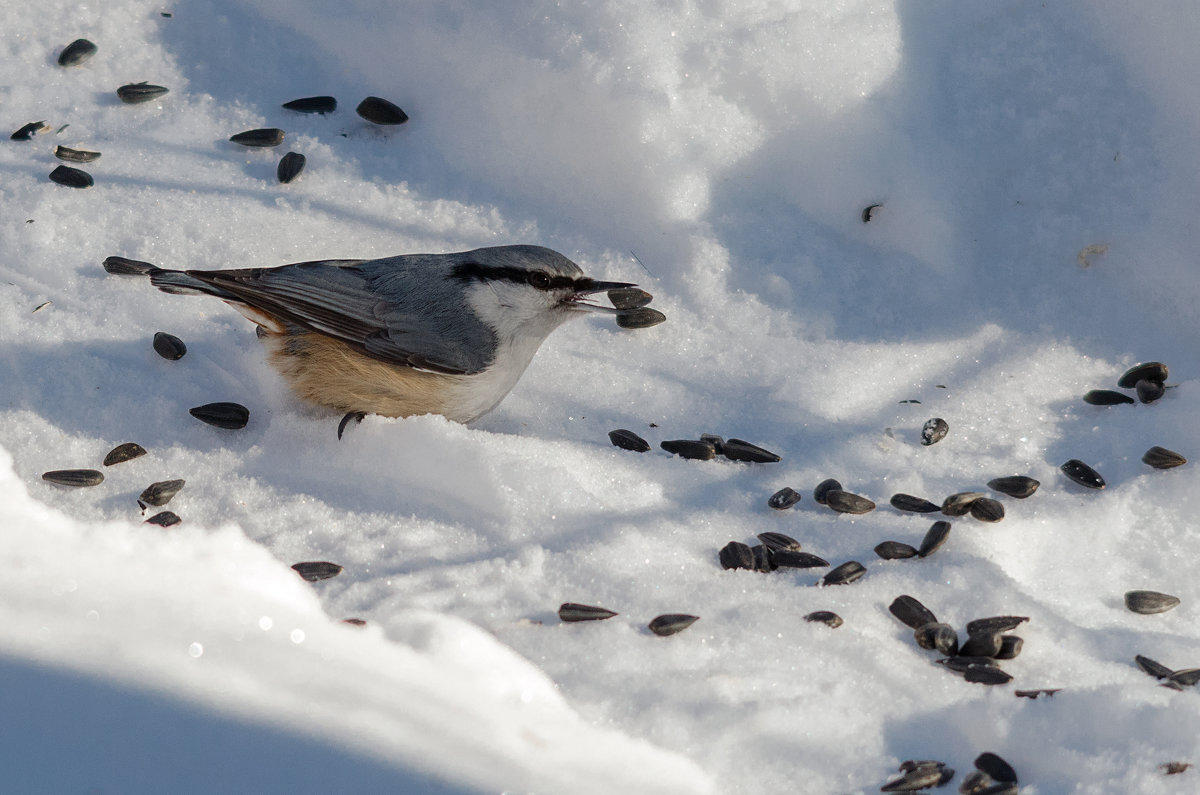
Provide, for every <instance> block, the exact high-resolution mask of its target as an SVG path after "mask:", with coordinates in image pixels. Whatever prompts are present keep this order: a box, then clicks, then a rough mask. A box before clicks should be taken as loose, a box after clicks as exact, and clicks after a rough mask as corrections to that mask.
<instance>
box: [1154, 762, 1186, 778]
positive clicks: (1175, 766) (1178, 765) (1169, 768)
mask: <svg viewBox="0 0 1200 795" xmlns="http://www.w3.org/2000/svg"><path fill="white" fill-rule="evenodd" d="M1191 766H1192V763H1191V762H1165V763H1163V764H1161V765H1159V766H1158V769H1159V770H1161V771H1162V772H1163V774H1164V775H1167V776H1177V775H1179V774H1180V773H1182V772H1184V771H1185V770H1187V769H1188V768H1189V767H1191Z"/></svg>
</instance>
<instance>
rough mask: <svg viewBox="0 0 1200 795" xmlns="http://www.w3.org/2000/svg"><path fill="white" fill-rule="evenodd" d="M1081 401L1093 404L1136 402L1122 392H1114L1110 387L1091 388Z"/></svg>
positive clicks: (1110, 404) (1106, 404)
mask: <svg viewBox="0 0 1200 795" xmlns="http://www.w3.org/2000/svg"><path fill="white" fill-rule="evenodd" d="M1083 402H1084V403H1090V404H1092V405H1093V406H1120V405H1123V404H1125V403H1136V402H1137V401H1136V400H1134V399H1133V398H1131V397H1130V396H1129V395H1126V394H1125V393H1124V392H1115V391H1113V390H1111V389H1093V390H1092V391H1091V392H1088V393H1087V394H1086V395H1084V396H1083Z"/></svg>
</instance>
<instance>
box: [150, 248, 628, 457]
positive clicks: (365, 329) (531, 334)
mask: <svg viewBox="0 0 1200 795" xmlns="http://www.w3.org/2000/svg"><path fill="white" fill-rule="evenodd" d="M149 273H150V281H151V283H152V284H153V285H154V286H155V287H158V288H159V289H160V290H162V291H163V292H167V293H177V294H183V295H212V296H216V297H217V298H220V299H222V300H224V301H225V302H226V303H228V304H230V305H231V306H232V307H233V308H234V309H237V310H238V311H239V312H241V313H242V314H243V315H245V316H246V317H247V318H249V319H250V320H252V321H253V322H255V323H257V324H258V326H259V336H261V337H262V338H263V342H264V343H265V345H266V346H267V349H268V357H269V360H270V362H271V364H272V365H274V366H275V368H276V369H277V370H278V371H279V372H280V373H281V374H282V375H283V377H284V379H285V380H286V381H287V382H288V384H289V385H290V386H291V387H292V389H293V390H295V392H296V393H297V394H298V395H299V396H300V397H301V398H302V399H304V400H306V401H309V402H311V403H315V404H317V405H319V406H326V407H328V408H331V409H336V410H337V411H342V412H346V417H345V418H344V419H343V420H342V427H344V426H345V423H346V421H347V420H349V419H350V418H351V417H356V418H357V419H362V416H363V415H365V414H368V413H373V414H382V415H384V416H386V417H407V416H411V415H416V414H441V415H444V416H446V417H448V418H449V419H452V420H457V421H458V422H470V421H471V420H474V419H476V418H477V417H479V416H481V415H483V414H486V413H487V412H489V411H491V410H492V409H493V408H495V407H496V405H497V404H498V403H499V402H500V401H501V400H503V399H504V396H505V395H507V394H508V393H509V391H510V390H511V389H512V388H513V386H514V385H515V384H516V383H517V380H518V379H519V378H520V377H521V373H523V372H525V368H526V367H527V366H528V365H529V362H530V360H532V359H533V355H534V354H535V353H536V352H537V349H538V346H540V345H541V344H542V340H544V339H546V337H547V336H548V335H549V334H550V332H551V331H554V329H556V328H557V327H558V326H559V325H560V324H561V323H562V322H563V321H565V320H566V319H567V318H569V317H571V316H573V315H575V314H577V313H579V312H581V311H599V312H614V313H618V314H619V312H618V310H616V309H613V308H610V307H605V306H599V305H596V304H590V303H586V302H585V300H584V299H585V297H586V296H588V295H590V294H592V293H598V292H603V291H606V290H612V289H615V288H621V287H633V285H631V284H626V283H624V282H598V281H596V280H594V279H589V278H588V277H586V276H584V275H583V271H581V270H580V269H579V266H578V265H576V264H575V263H574V262H571V260H569V259H567V258H566V257H564V256H563V255H562V254H559V253H557V252H555V251H551V250H550V249H548V248H542V247H540V246H497V247H494V248H480V249H475V250H474V251H464V252H462V253H458V254H405V255H400V256H395V257H387V258H384V259H375V260H324V261H320V262H301V263H297V264H295V265H283V266H281V267H278V268H244V269H236V270H217V271H195V270H189V271H175V270H164V269H161V268H155V269H152V270H151V271H150V272H149ZM338 435H339V436H340V435H341V428H339V431H338Z"/></svg>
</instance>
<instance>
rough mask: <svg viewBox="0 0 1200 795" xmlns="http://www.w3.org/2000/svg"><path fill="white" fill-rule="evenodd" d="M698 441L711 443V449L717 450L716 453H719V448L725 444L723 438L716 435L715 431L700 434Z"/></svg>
mask: <svg viewBox="0 0 1200 795" xmlns="http://www.w3.org/2000/svg"><path fill="white" fill-rule="evenodd" d="M700 441H702V442H708V443H709V444H711V445H712V446H713V449H714V450H716V451H717V455H721V450H722V448H724V446H725V440H724V439H723V438H721V437H720V436H717V435H716V434H715V433H702V434H700Z"/></svg>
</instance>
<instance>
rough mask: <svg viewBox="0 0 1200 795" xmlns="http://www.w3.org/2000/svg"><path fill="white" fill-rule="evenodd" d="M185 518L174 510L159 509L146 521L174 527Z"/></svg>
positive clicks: (146, 522)
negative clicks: (180, 516)
mask: <svg viewBox="0 0 1200 795" xmlns="http://www.w3.org/2000/svg"><path fill="white" fill-rule="evenodd" d="M182 521H183V520H182V519H180V518H179V514H177V513H175V512H173V511H159V512H158V513H156V514H154V515H153V516H151V517H150V518H149V519H147V520H146V521H145V524H156V525H158V526H159V527H174V526H175V525H177V524H179V523H180V522H182Z"/></svg>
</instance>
